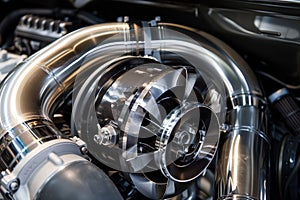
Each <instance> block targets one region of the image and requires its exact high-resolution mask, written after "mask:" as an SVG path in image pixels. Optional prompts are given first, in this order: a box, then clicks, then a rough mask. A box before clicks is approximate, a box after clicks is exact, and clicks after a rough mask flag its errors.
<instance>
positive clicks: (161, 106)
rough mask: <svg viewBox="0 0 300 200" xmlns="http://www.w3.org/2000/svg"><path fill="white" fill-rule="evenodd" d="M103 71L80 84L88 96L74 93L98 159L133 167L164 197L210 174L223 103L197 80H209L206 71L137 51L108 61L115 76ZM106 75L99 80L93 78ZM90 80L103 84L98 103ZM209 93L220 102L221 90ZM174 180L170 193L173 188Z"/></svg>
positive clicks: (136, 177)
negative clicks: (203, 75)
mask: <svg viewBox="0 0 300 200" xmlns="http://www.w3.org/2000/svg"><path fill="white" fill-rule="evenodd" d="M102 73H103V72H96V73H93V74H91V75H89V79H88V81H85V82H84V83H82V84H83V86H82V87H79V88H80V90H79V91H78V94H80V96H76V94H75V96H74V106H73V109H74V113H73V114H74V116H75V118H74V119H75V122H76V124H75V128H76V129H77V128H78V127H79V128H80V129H79V130H80V133H79V136H80V137H81V138H82V139H83V140H85V141H87V146H88V148H89V150H90V152H91V153H92V154H93V155H94V156H95V157H96V158H98V160H100V161H101V162H103V163H105V164H106V165H108V166H110V167H112V168H114V169H117V170H119V171H122V172H127V173H130V174H129V176H130V178H131V180H132V182H133V183H134V184H135V185H136V187H137V189H138V190H139V191H140V192H142V193H143V194H144V195H146V196H148V197H150V198H162V197H168V196H174V195H176V194H178V193H179V192H180V191H181V190H179V189H178V188H180V185H179V183H185V182H189V181H191V180H193V179H195V178H196V177H198V176H199V175H200V174H202V173H203V171H204V170H205V169H206V167H207V166H208V165H209V163H210V162H211V160H212V159H213V156H214V154H215V152H216V149H217V145H218V139H219V133H220V131H219V127H220V126H219V122H218V118H217V116H216V114H215V111H216V110H215V111H213V110H211V109H209V108H208V107H207V106H205V105H204V102H203V103H200V102H202V101H203V100H202V95H204V92H203V91H204V90H205V89H207V87H203V88H199V87H198V85H196V83H201V82H202V83H203V84H204V80H203V78H201V75H200V74H199V72H197V70H196V69H195V68H193V67H192V66H189V67H187V66H171V67H170V66H166V65H163V64H159V63H158V62H157V61H155V60H154V59H153V58H152V59H149V58H136V57H131V56H129V57H125V58H120V60H118V61H116V62H114V63H112V64H111V65H110V66H107V68H106V72H105V73H106V75H107V74H110V75H109V76H106V77H105V76H103V75H102ZM101 75H102V76H103V77H102V78H101V79H100V80H98V81H99V84H98V86H97V87H94V86H92V85H94V84H95V82H97V81H95V78H96V79H98V77H99V76H101ZM207 84H209V82H207ZM87 88H95V89H96V88H98V89H99V91H96V92H95V93H96V99H97V103H96V105H94V104H93V103H92V102H94V101H95V95H94V94H93V93H92V94H91V93H90V92H91V90H87ZM212 88H213V85H211V89H212ZM201 93H202V94H201ZM218 94H219V93H218ZM204 97H206V101H207V102H205V103H206V104H208V103H211V104H213V103H214V104H217V106H220V105H219V104H220V102H218V100H219V99H218V98H216V100H215V102H209V98H210V97H209V96H208V95H207V96H204ZM199 101H200V102H199ZM90 105H91V106H90ZM95 106H96V110H95ZM87 108H89V109H87ZM94 112H96V115H97V121H98V122H96V123H95V122H94V121H93V120H92V118H93V114H94ZM218 112H220V111H218ZM77 116H82V118H79V119H78V117H77ZM85 119H89V120H88V121H87V120H85ZM83 122H87V124H83ZM96 124H98V128H97V126H96ZM97 129H98V130H97ZM94 133H96V134H94ZM116 144H118V145H116ZM99 145H100V146H99ZM149 180H152V182H149ZM143 182H144V183H143ZM146 182H148V183H146ZM174 185H175V188H174V190H172V192H171V193H169V194H168V193H167V192H168V191H167V190H166V189H167V188H168V187H172V186H173V187H174ZM176 185H178V186H176Z"/></svg>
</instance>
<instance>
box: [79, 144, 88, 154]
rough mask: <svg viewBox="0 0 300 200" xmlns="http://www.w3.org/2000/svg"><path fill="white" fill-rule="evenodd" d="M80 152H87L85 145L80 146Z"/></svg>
mask: <svg viewBox="0 0 300 200" xmlns="http://www.w3.org/2000/svg"><path fill="white" fill-rule="evenodd" d="M80 152H81V153H82V154H84V155H86V154H87V153H88V152H89V150H88V149H87V148H86V146H83V147H81V148H80Z"/></svg>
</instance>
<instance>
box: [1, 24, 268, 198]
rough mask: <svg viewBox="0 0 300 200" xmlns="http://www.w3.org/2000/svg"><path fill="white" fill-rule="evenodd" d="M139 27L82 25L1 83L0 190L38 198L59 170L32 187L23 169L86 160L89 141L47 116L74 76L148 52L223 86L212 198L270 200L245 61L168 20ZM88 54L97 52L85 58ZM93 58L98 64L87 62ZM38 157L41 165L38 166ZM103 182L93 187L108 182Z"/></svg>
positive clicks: (259, 112) (255, 90)
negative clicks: (68, 135) (70, 135)
mask: <svg viewBox="0 0 300 200" xmlns="http://www.w3.org/2000/svg"><path fill="white" fill-rule="evenodd" d="M143 26H144V27H142V28H141V27H138V26H137V25H134V24H127V23H111V24H102V25H95V26H91V27H87V28H83V29H80V30H78V31H75V32H73V33H71V34H69V35H67V36H65V37H63V38H61V39H59V40H57V41H56V42H54V43H52V44H51V45H49V46H47V47H46V48H44V49H42V50H41V51H39V52H38V53H36V54H34V55H33V56H32V57H30V58H28V59H27V60H26V61H24V62H23V63H21V64H20V65H19V66H18V67H17V68H16V70H14V71H13V72H12V73H10V74H9V76H8V77H7V78H6V79H5V80H4V81H3V83H2V85H1V90H0V110H1V112H0V130H1V132H0V133H1V135H0V139H1V147H2V148H1V149H0V151H1V161H0V167H1V170H2V172H3V173H2V179H1V182H2V191H4V192H5V193H6V194H7V195H9V196H13V197H20V196H21V195H22V194H25V193H26V194H28V193H30V195H29V196H28V195H27V196H28V197H29V198H38V197H40V196H41V194H45V193H44V192H42V191H43V189H44V191H51V189H45V188H43V187H44V186H45V185H47V184H46V183H49V184H50V182H51V178H49V177H55V176H54V175H57V174H59V172H60V170H59V167H53V170H52V172H51V173H49V176H48V178H49V179H43V180H40V181H39V182H40V184H39V185H38V187H37V186H36V185H35V187H33V186H32V182H33V181H34V180H37V178H36V177H30V176H29V174H28V173H29V171H30V173H33V172H36V170H39V171H40V172H41V173H42V172H43V170H45V168H44V166H46V165H48V164H49V163H48V162H49V160H50V162H51V163H53V162H54V163H58V164H57V165H56V166H60V164H59V163H64V164H63V166H65V167H67V166H69V165H68V164H67V163H73V164H74V163H77V162H81V161H83V160H84V159H83V155H82V153H81V152H80V151H78V149H80V148H78V147H82V143H84V142H87V146H88V147H89V143H88V141H86V140H84V142H82V141H80V140H76V139H75V141H73V140H69V139H61V134H60V133H59V131H58V130H57V128H56V127H55V125H54V123H53V122H52V120H51V118H52V116H53V113H54V112H55V110H56V109H57V108H58V107H59V106H60V105H61V104H62V103H63V102H64V100H65V99H66V98H67V97H68V96H69V95H71V94H72V92H73V91H74V83H75V80H76V77H77V76H78V75H79V74H81V73H85V72H86V71H89V70H95V69H97V68H99V66H100V68H101V67H103V66H105V64H106V63H108V62H110V61H111V60H114V59H117V58H119V57H120V56H128V55H133V56H138V57H140V56H141V55H142V56H145V55H146V56H149V55H150V56H153V57H154V58H155V60H156V61H158V62H161V63H168V62H170V61H173V63H174V62H183V64H186V62H189V63H190V64H192V65H193V66H195V68H196V69H197V70H198V71H199V72H200V73H203V74H208V75H210V76H212V77H214V78H213V80H212V81H213V82H214V83H215V85H217V86H218V87H219V88H224V90H223V91H220V92H219V94H222V95H221V97H220V98H221V100H220V101H222V102H223V104H222V105H223V107H222V108H221V110H218V109H217V108H216V109H215V112H216V113H217V116H218V118H219V122H220V123H221V127H222V130H223V133H222V135H221V147H220V150H219V154H218V165H217V170H216V194H215V198H217V199H245V198H246V199H268V188H267V187H268V185H269V179H268V178H269V177H268V169H269V168H268V163H269V155H268V154H269V148H270V144H269V141H268V137H267V136H266V134H265V123H266V121H265V115H264V109H265V100H264V98H263V94H262V91H261V89H260V88H259V86H258V83H257V81H256V78H255V76H254V74H253V73H252V72H251V70H250V69H249V67H248V66H247V64H246V63H245V62H244V61H243V60H242V59H241V58H240V57H239V56H238V55H237V54H236V53H235V52H234V51H233V50H232V49H230V48H229V47H228V46H226V45H225V44H224V43H222V42H221V41H219V40H218V39H216V38H214V37H213V36H211V35H209V34H207V33H204V32H199V31H196V30H194V29H191V28H187V27H183V26H179V25H175V24H166V23H158V24H157V25H156V26H155V27H150V25H149V24H143ZM174 32H176V34H174ZM191 38H193V39H191ZM94 52H97V54H96V56H93V55H92V56H90V55H91V54H93V53H94ZM166 52H172V53H173V54H172V55H179V56H180V57H181V59H177V58H174V57H173V56H171V57H170V56H168V54H167V53H166ZM182 58H183V59H182ZM95 59H96V60H97V66H93V60H95ZM182 60H184V61H182ZM104 71H105V68H103V72H104ZM220 90H222V89H220ZM78 141H79V142H78ZM58 146H59V147H61V148H57V147H58ZM52 153H54V154H55V155H53V154H52ZM69 155H71V158H72V159H70V160H71V161H70V160H68V159H69V158H67V157H68V156H69ZM37 157H40V158H41V162H40V163H36V162H35V159H36V158H37ZM65 157H66V158H65ZM43 159H47V162H44V163H43V162H42V160H43ZM53 160H54V161H53ZM211 160H212V158H211ZM211 160H210V161H211ZM41 163H43V164H41ZM49 165H50V164H49ZM30 166H34V167H31V168H30ZM70 166H71V165H70ZM69 169H74V168H72V167H70V168H69ZM36 174H37V175H39V173H36ZM87 181H88V180H87ZM54 182H55V181H53V182H51V183H52V184H51V185H53V183H54ZM103 182H105V183H102V184H101V186H99V188H100V187H102V185H105V184H107V183H108V182H107V181H103ZM12 183H16V184H17V185H18V187H16V188H13V189H12V188H11V186H12V185H15V184H12ZM111 185H112V184H111ZM111 185H110V186H109V187H110V188H113V189H108V190H107V191H108V193H111V194H116V195H115V196H111V198H116V199H117V198H119V197H120V196H119V195H118V192H115V187H114V186H111ZM31 188H33V189H31ZM101 191H102V190H101ZM100 195H103V194H100ZM91 199H92V198H91Z"/></svg>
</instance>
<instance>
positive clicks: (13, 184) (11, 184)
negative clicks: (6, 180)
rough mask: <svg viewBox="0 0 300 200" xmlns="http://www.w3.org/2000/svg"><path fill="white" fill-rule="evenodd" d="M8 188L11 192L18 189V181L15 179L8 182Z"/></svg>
mask: <svg viewBox="0 0 300 200" xmlns="http://www.w3.org/2000/svg"><path fill="white" fill-rule="evenodd" d="M9 189H10V190H11V191H12V192H15V191H17V190H18V189H19V183H18V182H17V181H13V182H11V183H10V185H9Z"/></svg>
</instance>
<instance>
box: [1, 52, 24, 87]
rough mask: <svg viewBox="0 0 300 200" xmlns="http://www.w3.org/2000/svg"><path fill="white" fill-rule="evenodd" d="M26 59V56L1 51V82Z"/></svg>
mask: <svg viewBox="0 0 300 200" xmlns="http://www.w3.org/2000/svg"><path fill="white" fill-rule="evenodd" d="M25 58H27V56H26V55H17V54H13V53H9V52H7V51H6V50H4V49H2V50H0V82H1V81H2V80H3V79H4V77H5V76H6V75H7V74H8V73H9V72H10V71H11V70H13V69H14V68H15V67H16V66H17V64H19V63H20V62H22V61H23V60H24V59H25Z"/></svg>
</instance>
